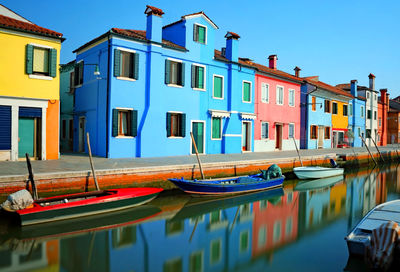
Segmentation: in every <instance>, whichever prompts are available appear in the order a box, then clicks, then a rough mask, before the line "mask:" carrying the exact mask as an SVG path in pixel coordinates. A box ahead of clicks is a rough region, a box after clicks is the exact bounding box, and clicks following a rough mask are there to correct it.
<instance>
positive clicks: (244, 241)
mask: <svg viewBox="0 0 400 272" xmlns="http://www.w3.org/2000/svg"><path fill="white" fill-rule="evenodd" d="M239 236H240V238H239V241H240V242H239V248H240V252H246V251H248V250H249V236H250V234H249V231H243V232H241V233H240V235H239Z"/></svg>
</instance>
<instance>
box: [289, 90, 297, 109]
mask: <svg viewBox="0 0 400 272" xmlns="http://www.w3.org/2000/svg"><path fill="white" fill-rule="evenodd" d="M291 92H292V93H293V105H290V93H291ZM288 94H289V96H288V97H289V100H288V101H289V107H294V105H295V104H296V98H295V97H296V96H295V91H294V89H289V90H288Z"/></svg>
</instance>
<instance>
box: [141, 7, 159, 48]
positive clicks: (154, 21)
mask: <svg viewBox="0 0 400 272" xmlns="http://www.w3.org/2000/svg"><path fill="white" fill-rule="evenodd" d="M144 13H145V14H146V15H147V23H146V39H148V40H150V41H153V42H158V43H161V42H162V15H163V14H164V12H163V11H162V10H161V9H159V8H156V7H152V6H149V5H147V6H146V10H145V11H144Z"/></svg>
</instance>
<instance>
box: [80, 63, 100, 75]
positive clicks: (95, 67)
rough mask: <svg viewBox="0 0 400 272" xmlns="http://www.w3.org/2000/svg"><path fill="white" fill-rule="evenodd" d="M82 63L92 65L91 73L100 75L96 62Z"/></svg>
mask: <svg viewBox="0 0 400 272" xmlns="http://www.w3.org/2000/svg"><path fill="white" fill-rule="evenodd" d="M83 65H94V72H93V75H95V76H99V75H100V69H99V65H98V64H93V63H83Z"/></svg>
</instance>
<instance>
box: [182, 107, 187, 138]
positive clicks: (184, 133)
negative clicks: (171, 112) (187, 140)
mask: <svg viewBox="0 0 400 272" xmlns="http://www.w3.org/2000/svg"><path fill="white" fill-rule="evenodd" d="M181 136H182V137H185V136H186V114H184V113H182V114H181Z"/></svg>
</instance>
